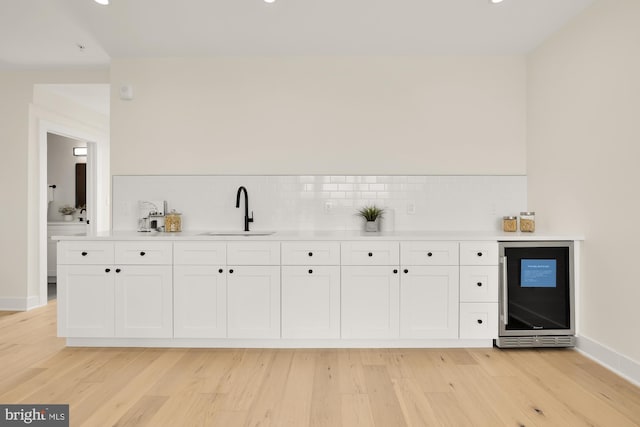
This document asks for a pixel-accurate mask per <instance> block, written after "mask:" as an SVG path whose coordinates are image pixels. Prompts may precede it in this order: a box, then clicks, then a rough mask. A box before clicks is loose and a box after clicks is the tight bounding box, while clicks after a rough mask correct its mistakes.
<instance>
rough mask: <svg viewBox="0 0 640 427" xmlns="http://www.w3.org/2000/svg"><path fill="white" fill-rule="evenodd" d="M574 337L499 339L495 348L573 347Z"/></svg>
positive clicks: (551, 336)
mask: <svg viewBox="0 0 640 427" xmlns="http://www.w3.org/2000/svg"><path fill="white" fill-rule="evenodd" d="M575 345H576V337H574V336H570V335H558V336H555V335H540V336H527V337H500V338H498V339H497V340H496V346H498V347H500V348H524V347H575Z"/></svg>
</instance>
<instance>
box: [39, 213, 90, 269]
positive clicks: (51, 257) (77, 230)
mask: <svg viewBox="0 0 640 427" xmlns="http://www.w3.org/2000/svg"><path fill="white" fill-rule="evenodd" d="M84 234H87V225H86V224H85V223H84V222H69V223H49V224H47V276H49V277H55V276H56V275H57V270H56V266H57V255H56V254H57V251H58V246H57V242H56V241H55V240H52V239H51V236H73V235H84Z"/></svg>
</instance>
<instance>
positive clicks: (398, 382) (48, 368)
mask: <svg viewBox="0 0 640 427" xmlns="http://www.w3.org/2000/svg"><path fill="white" fill-rule="evenodd" d="M55 319H56V304H55V302H53V303H50V304H49V305H48V306H47V307H44V308H40V309H36V310H33V311H30V312H27V313H14V314H11V315H6V316H0V403H5V404H6V403H31V404H34V403H69V404H70V420H71V425H72V426H90V427H100V426H112V425H116V426H136V427H137V426H154V427H155V426H225V427H233V426H263V425H264V426H267V425H269V426H295V427H298V426H308V425H312V426H331V427H333V426H374V425H375V426H382V427H393V426H405V425H408V426H441V425H444V426H456V427H457V426H476V425H477V426H492V427H493V426H503V425H504V426H615V427H622V426H640V389H639V388H637V387H635V386H633V385H632V384H630V383H628V382H626V381H625V380H623V379H621V378H620V377H618V376H616V375H614V374H613V373H611V372H609V371H608V370H606V369H605V368H603V367H601V366H599V365H598V364H596V363H594V362H592V361H591V360H589V359H587V358H585V357H583V356H581V355H580V354H579V353H577V352H575V351H572V350H545V351H539V350H517V351H513V350H510V351H501V350H498V349H433V350H417V349H408V350H395V349H390V350H387V349H383V350H359V349H341V350H260V349H120V348H65V346H64V341H63V340H62V339H60V338H56V336H55V323H56V320H55Z"/></svg>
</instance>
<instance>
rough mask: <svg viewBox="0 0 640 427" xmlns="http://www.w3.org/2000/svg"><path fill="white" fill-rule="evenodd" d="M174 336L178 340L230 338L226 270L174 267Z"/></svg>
mask: <svg viewBox="0 0 640 427" xmlns="http://www.w3.org/2000/svg"><path fill="white" fill-rule="evenodd" d="M173 335H174V337H175V338H225V337H226V336H227V273H226V269H225V268H224V267H223V266H208V265H176V266H175V267H174V270H173Z"/></svg>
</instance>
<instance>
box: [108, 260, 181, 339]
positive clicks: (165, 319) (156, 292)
mask: <svg viewBox="0 0 640 427" xmlns="http://www.w3.org/2000/svg"><path fill="white" fill-rule="evenodd" d="M115 278H116V279H115V319H116V323H115V328H116V336H117V337H123V338H171V337H173V285H172V283H173V278H172V267H171V266H168V265H154V266H143V265H124V266H122V267H116V275H115Z"/></svg>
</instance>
